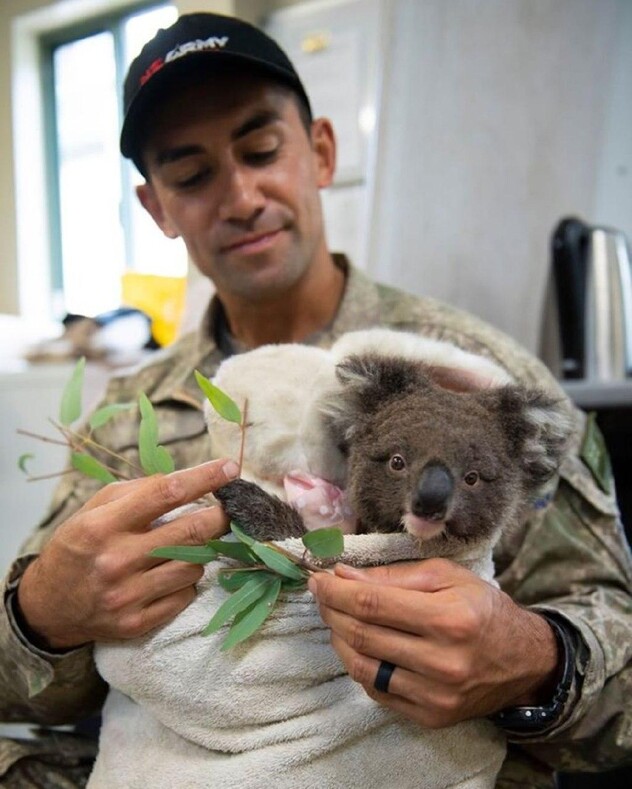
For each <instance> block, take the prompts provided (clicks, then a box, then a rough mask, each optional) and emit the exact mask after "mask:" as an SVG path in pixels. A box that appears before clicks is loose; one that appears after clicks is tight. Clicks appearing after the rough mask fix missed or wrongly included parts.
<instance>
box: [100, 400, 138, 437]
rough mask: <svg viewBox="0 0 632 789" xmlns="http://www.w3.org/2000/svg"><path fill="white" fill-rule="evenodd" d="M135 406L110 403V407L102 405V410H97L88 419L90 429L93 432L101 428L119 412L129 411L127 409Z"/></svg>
mask: <svg viewBox="0 0 632 789" xmlns="http://www.w3.org/2000/svg"><path fill="white" fill-rule="evenodd" d="M135 405H136V404H135V403H112V405H104V406H103V408H99V409H98V410H97V411H95V412H94V413H93V414H92V416H91V417H90V427H91V428H92V429H93V430H96V429H97V428H99V427H103V425H105V424H107V422H109V421H110V419H112V417H113V416H116V415H117V414H120V413H121V411H129V409H130V408H133V407H134V406H135Z"/></svg>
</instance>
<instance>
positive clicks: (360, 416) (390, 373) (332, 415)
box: [322, 354, 432, 446]
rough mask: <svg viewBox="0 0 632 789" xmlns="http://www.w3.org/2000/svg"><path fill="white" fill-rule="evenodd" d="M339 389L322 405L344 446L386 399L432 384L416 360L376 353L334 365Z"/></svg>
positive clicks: (354, 357)
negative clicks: (394, 357)
mask: <svg viewBox="0 0 632 789" xmlns="http://www.w3.org/2000/svg"><path fill="white" fill-rule="evenodd" d="M336 377H337V379H338V383H339V388H338V389H337V391H336V392H335V393H334V394H332V396H330V397H329V398H328V399H327V401H326V402H325V403H324V404H323V409H322V410H323V412H324V413H325V414H326V416H327V418H328V420H329V422H330V425H331V427H332V429H333V430H334V432H335V434H336V436H337V439H338V441H339V442H340V444H341V445H342V446H348V444H349V443H351V442H352V441H353V438H354V436H355V435H356V434H357V431H358V430H360V429H361V427H362V425H363V424H364V421H365V420H366V418H367V417H369V418H370V416H371V415H372V414H374V413H375V412H376V411H377V410H378V409H379V408H381V407H382V406H383V405H384V404H385V403H386V402H388V401H389V400H392V399H393V398H396V397H401V396H402V395H405V394H407V393H409V392H412V391H415V390H417V391H419V390H420V389H423V388H428V387H431V386H432V382H431V379H430V378H429V376H428V375H427V373H426V372H425V371H424V366H423V365H422V364H420V363H419V362H415V361H411V360H406V359H393V358H388V357H385V356H379V355H377V354H362V355H354V356H349V357H347V358H346V359H344V360H343V361H342V362H340V363H339V364H338V365H337V366H336Z"/></svg>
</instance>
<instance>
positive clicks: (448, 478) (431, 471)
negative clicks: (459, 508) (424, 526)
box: [412, 463, 454, 520]
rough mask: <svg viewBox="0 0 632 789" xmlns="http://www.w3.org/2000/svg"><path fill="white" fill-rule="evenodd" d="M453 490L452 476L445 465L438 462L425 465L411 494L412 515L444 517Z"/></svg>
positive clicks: (429, 517)
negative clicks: (415, 488)
mask: <svg viewBox="0 0 632 789" xmlns="http://www.w3.org/2000/svg"><path fill="white" fill-rule="evenodd" d="M453 491H454V478H453V477H452V474H450V472H449V470H448V469H447V468H446V467H445V466H442V465H441V464H439V463H432V464H430V465H428V466H426V468H425V469H424V470H423V471H422V473H421V477H420V478H419V484H418V485H417V490H416V491H415V493H414V495H413V501H412V511H413V515H417V516H418V517H419V518H428V519H429V520H441V519H442V518H444V517H445V514H446V512H447V509H448V504H449V503H450V498H451V497H452V493H453Z"/></svg>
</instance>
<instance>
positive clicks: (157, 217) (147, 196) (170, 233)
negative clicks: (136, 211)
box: [136, 182, 180, 238]
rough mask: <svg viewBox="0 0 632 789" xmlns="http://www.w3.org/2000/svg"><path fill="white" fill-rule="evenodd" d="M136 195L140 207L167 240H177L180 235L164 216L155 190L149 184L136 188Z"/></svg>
mask: <svg viewBox="0 0 632 789" xmlns="http://www.w3.org/2000/svg"><path fill="white" fill-rule="evenodd" d="M136 195H137V197H138V199H139V200H140V204H141V205H142V207H143V208H144V209H145V211H147V213H148V214H149V215H150V216H151V218H152V219H153V220H154V222H155V223H156V224H157V225H158V227H159V228H160V229H161V230H162V232H163V233H164V234H165V235H166V236H167V238H178V237H179V236H180V233H178V231H177V230H176V229H175V228H174V227H173V226H172V225H171V223H170V222H169V220H168V219H167V217H166V216H165V212H164V211H163V209H162V205H161V203H160V200H159V199H158V195H157V194H156V190H155V189H154V187H153V186H152V184H151V183H150V182H146V183H144V184H140V185H139V186H137V187H136Z"/></svg>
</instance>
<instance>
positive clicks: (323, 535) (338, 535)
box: [302, 526, 345, 559]
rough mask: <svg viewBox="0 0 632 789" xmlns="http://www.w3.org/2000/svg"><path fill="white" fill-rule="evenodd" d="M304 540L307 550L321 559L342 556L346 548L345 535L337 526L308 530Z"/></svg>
mask: <svg viewBox="0 0 632 789" xmlns="http://www.w3.org/2000/svg"><path fill="white" fill-rule="evenodd" d="M302 540H303V545H304V546H305V547H306V548H307V550H308V551H309V552H310V553H312V554H313V555H314V556H318V557H319V558H320V559H331V558H333V557H334V556H340V554H341V553H342V552H343V551H344V548H345V541H344V537H343V536H342V532H341V531H340V529H339V528H338V527H337V526H329V527H327V528H325V529H315V530H314V531H308V532H307V534H304V535H303V537H302Z"/></svg>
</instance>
